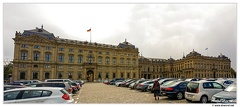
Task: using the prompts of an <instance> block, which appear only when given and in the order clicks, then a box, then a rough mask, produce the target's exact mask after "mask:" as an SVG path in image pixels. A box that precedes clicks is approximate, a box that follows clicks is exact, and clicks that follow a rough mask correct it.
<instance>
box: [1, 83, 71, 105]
mask: <svg viewBox="0 0 240 107" xmlns="http://www.w3.org/2000/svg"><path fill="white" fill-rule="evenodd" d="M73 102H74V99H73V98H72V96H71V95H69V93H68V92H67V91H66V90H64V89H63V88H53V87H34V88H32V87H27V88H17V89H12V90H7V91H4V102H3V103H4V104H9V103H17V104H19V103H45V104H48V103H54V104H60V103H73Z"/></svg>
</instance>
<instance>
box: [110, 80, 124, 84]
mask: <svg viewBox="0 0 240 107" xmlns="http://www.w3.org/2000/svg"><path fill="white" fill-rule="evenodd" d="M123 81H124V80H111V81H110V83H109V85H116V83H117V82H123Z"/></svg>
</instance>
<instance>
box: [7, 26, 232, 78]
mask: <svg viewBox="0 0 240 107" xmlns="http://www.w3.org/2000/svg"><path fill="white" fill-rule="evenodd" d="M13 40H14V44H15V46H14V59H13V72H12V79H13V80H24V79H25V80H30V79H38V80H45V79H52V78H69V79H72V80H77V79H82V80H88V81H97V80H103V79H113V78H149V79H150V78H157V77H165V78H166V77H174V78H192V77H200V78H210V77H211V78H213V77H216V78H217V77H231V74H230V68H231V61H230V59H229V58H227V57H226V56H224V55H219V56H218V57H208V56H202V55H201V54H199V53H197V52H195V51H194V50H193V52H190V53H189V54H188V55H186V57H185V56H184V57H183V58H182V59H179V60H174V59H172V58H169V59H158V58H145V57H143V56H139V51H138V48H136V47H135V46H134V45H132V44H131V43H129V42H127V41H126V40H125V41H124V42H122V43H119V44H118V45H109V44H100V43H96V42H95V43H93V42H87V41H78V40H70V39H64V38H59V37H55V36H54V34H53V33H49V32H48V31H46V30H45V29H43V26H42V27H41V28H36V29H32V30H24V32H23V33H20V32H16V33H15V38H13Z"/></svg>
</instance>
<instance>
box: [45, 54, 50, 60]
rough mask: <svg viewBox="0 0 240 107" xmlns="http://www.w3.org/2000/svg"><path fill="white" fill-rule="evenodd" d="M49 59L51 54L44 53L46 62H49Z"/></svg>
mask: <svg viewBox="0 0 240 107" xmlns="http://www.w3.org/2000/svg"><path fill="white" fill-rule="evenodd" d="M50 59H51V55H50V54H46V62H50Z"/></svg>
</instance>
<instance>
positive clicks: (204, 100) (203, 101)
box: [200, 96, 208, 103]
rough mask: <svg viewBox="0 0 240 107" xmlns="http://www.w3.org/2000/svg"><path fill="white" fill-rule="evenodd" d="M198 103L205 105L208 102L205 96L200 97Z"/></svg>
mask: <svg viewBox="0 0 240 107" xmlns="http://www.w3.org/2000/svg"><path fill="white" fill-rule="evenodd" d="M200 102H201V103H207V102H208V98H207V96H202V97H201V99H200Z"/></svg>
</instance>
